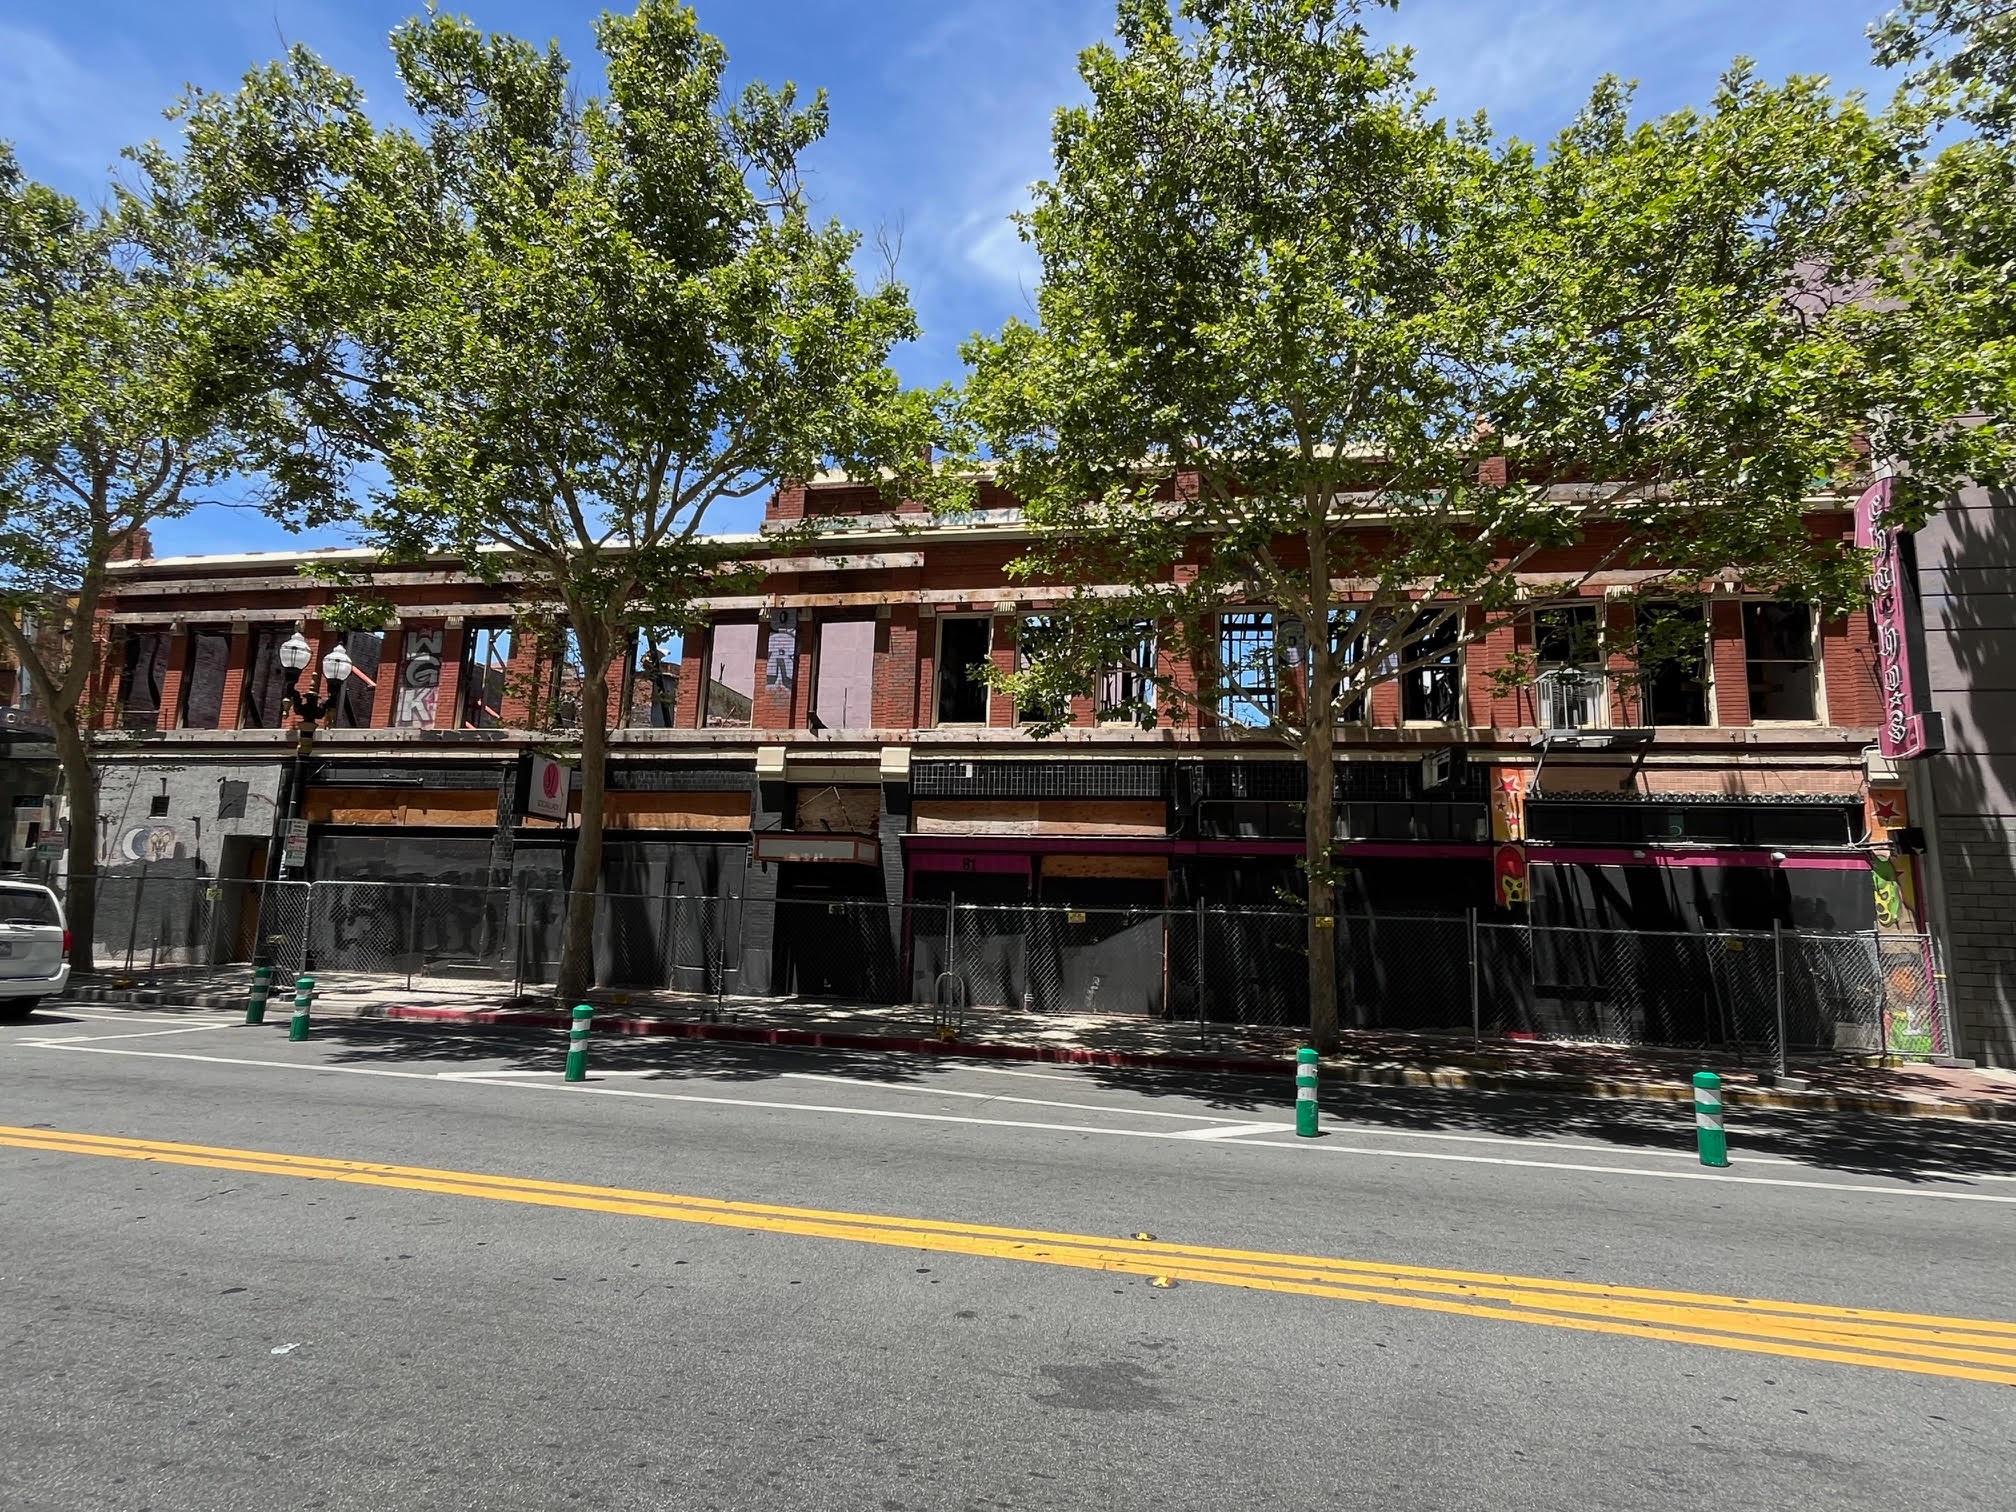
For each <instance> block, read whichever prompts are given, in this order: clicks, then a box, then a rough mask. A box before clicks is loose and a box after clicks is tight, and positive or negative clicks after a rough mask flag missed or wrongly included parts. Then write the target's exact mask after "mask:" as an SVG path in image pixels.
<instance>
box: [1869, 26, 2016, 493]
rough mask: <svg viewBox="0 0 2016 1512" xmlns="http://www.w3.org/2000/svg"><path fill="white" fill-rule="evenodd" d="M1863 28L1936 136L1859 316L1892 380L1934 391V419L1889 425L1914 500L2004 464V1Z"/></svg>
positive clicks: (1906, 101)
mask: <svg viewBox="0 0 2016 1512" xmlns="http://www.w3.org/2000/svg"><path fill="white" fill-rule="evenodd" d="M1871 37H1872V40H1873V41H1874V42H1875V44H1876V57H1877V61H1878V62H1879V63H1883V64H1885V65H1888V66H1892V67H1908V68H1910V69H1911V70H1912V72H1911V73H1910V74H1909V75H1908V77H1907V78H1906V80H1905V83H1904V87H1903V89H1902V90H1901V91H1900V93H1899V97H1898V101H1897V104H1896V106H1895V107H1894V109H1893V114H1894V115H1895V116H1896V118H1897V120H1898V121H1899V122H1900V125H1901V126H1902V127H1903V128H1904V129H1907V130H1910V131H1912V132H1915V133H1916V135H1917V138H1918V144H1919V145H1920V146H1921V147H1924V146H1925V145H1926V144H1927V143H1931V142H1935V141H1937V142H1943V143H1944V145H1943V146H1942V147H1940V148H1939V150H1938V151H1937V152H1936V154H1934V155H1932V156H1931V158H1930V161H1929V162H1928V163H1926V165H1925V166H1924V168H1923V170H1922V171H1921V172H1920V173H1919V174H1918V176H1917V177H1916V178H1915V180H1914V181H1913V183H1912V186H1911V193H1910V196H1909V201H1908V210H1907V216H1906V221H1905V231H1904V234H1903V235H1902V236H1901V237H1899V238H1898V240H1897V242H1896V243H1895V245H1894V246H1893V247H1892V248H1891V249H1890V252H1891V255H1890V256H1889V257H1888V258H1887V259H1886V261H1885V266H1884V268H1883V270H1882V275H1881V285H1880V287H1881V293H1882V295H1883V299H1882V300H1881V301H1880V302H1879V303H1877V304H1876V305H1875V306H1874V307H1873V308H1872V309H1871V310H1870V312H1869V315H1868V324H1869V327H1870V332H1871V336H1872V339H1874V340H1878V341H1881V342H1882V344H1883V350H1884V361H1885V363H1886V366H1887V368H1888V370H1889V372H1890V373H1891V374H1892V375H1895V376H1894V378H1893V382H1895V383H1899V384H1902V385H1904V386H1906V387H1919V386H1922V387H1926V388H1934V389H1936V390H1937V391H1939V392H1940V393H1941V395H1942V396H1943V401H1944V410H1943V413H1941V414H1939V415H1938V416H1937V417H1936V418H1933V419H1930V420H1929V421H1928V422H1927V423H1924V424H1921V425H1920V426H1918V427H1916V428H1912V427H1909V426H1905V425H1897V426H1893V430H1895V431H1897V432H1898V433H1899V434H1898V435H1897V436H1896V438H1895V441H1894V449H1895V451H1896V452H1897V453H1898V454H1899V455H1900V456H1902V457H1904V458H1906V459H1907V460H1909V462H1910V463H1911V469H1912V474H1913V482H1914V484H1915V485H1916V488H1915V493H1914V502H1916V503H1917V505H1918V507H1919V509H1920V511H1921V512H1922V510H1923V508H1924V507H1926V505H1927V504H1928V503H1929V502H1931V501H1932V500H1935V499H1936V498H1937V497H1938V495H1939V494H1940V493H1942V492H1944V491H1945V490H1947V489H1950V488H1951V487H1952V486H1954V485H1955V484H1957V483H1959V482H1961V481H1965V480H1968V479H1981V480H1996V479H2006V478H2007V477H2008V475H2009V471H2010V469H2011V466H2012V464H2016V433H2012V429H2011V418H2012V416H2016V287H2012V284H2016V4H2011V3H2009V0H1907V3H1906V4H1904V5H1901V6H1899V7H1898V9H1897V10H1895V11H1893V12H1892V13H1891V14H1890V15H1889V16H1887V17H1886V18H1884V20H1883V21H1882V22H1880V23H1879V24H1878V25H1877V26H1875V27H1873V28H1871ZM1953 416H1962V417H1966V419H1965V423H1963V424H1959V425H1955V424H1951V423H1948V422H1949V420H1950V417H1953Z"/></svg>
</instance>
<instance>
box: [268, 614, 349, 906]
mask: <svg viewBox="0 0 2016 1512" xmlns="http://www.w3.org/2000/svg"><path fill="white" fill-rule="evenodd" d="M279 655H280V665H281V667H282V668H283V669H284V670H285V671H286V673H287V682H286V686H285V687H284V688H282V690H281V698H282V700H283V701H284V702H285V704H286V706H287V707H288V708H290V709H292V710H293V711H294V713H295V714H296V715H298V716H299V718H300V720H301V728H300V738H299V739H298V740H297V741H296V742H295V745H294V771H293V773H292V776H291V780H290V781H289V783H288V787H289V789H290V791H289V793H288V798H287V810H286V813H287V821H288V822H287V830H285V831H283V832H282V834H281V848H280V864H279V867H278V869H277V871H276V873H275V875H277V876H280V877H283V878H284V877H285V876H286V875H287V873H288V871H289V870H290V866H289V864H288V860H287V848H286V841H287V836H288V833H289V832H291V831H292V829H293V821H294V820H296V819H298V818H299V817H300V815H301V809H302V805H303V803H304V802H305V801H306V798H307V795H308V753H309V751H310V750H311V749H312V748H313V746H314V744H315V726H316V725H317V724H318V723H319V722H320V721H322V720H324V719H327V718H328V717H329V716H330V715H331V714H333V713H335V712H336V704H337V701H338V700H339V699H340V698H342V696H343V684H344V683H345V682H347V681H348V680H349V678H350V673H351V671H352V670H353V668H354V663H352V662H351V660H350V653H349V652H348V651H347V650H345V649H344V647H343V643H342V642H341V641H338V642H337V643H336V645H335V646H334V647H333V648H332V649H331V650H330V652H329V654H328V655H327V656H325V657H323V658H322V676H323V678H324V680H325V681H327V683H328V684H329V691H328V692H327V693H326V694H317V693H314V692H308V693H303V692H302V691H301V690H300V688H299V687H298V686H297V684H299V683H300V681H301V674H302V673H303V672H305V671H307V670H308V664H309V663H310V662H312V661H314V660H315V648H314V647H313V646H311V645H309V644H308V637H307V636H305V635H303V634H302V633H301V632H300V631H299V630H296V631H295V632H294V633H293V634H292V635H290V636H288V637H287V639H286V640H285V641H283V642H281V645H280V653H279Z"/></svg>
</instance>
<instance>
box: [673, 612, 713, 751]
mask: <svg viewBox="0 0 2016 1512" xmlns="http://www.w3.org/2000/svg"><path fill="white" fill-rule="evenodd" d="M679 656H680V661H679V694H678V697H677V699H676V700H675V701H674V703H673V705H672V723H673V724H674V725H675V726H676V727H678V728H679V729H682V730H697V729H699V728H700V695H701V690H702V688H704V687H705V686H706V683H707V627H706V626H704V625H703V626H701V627H700V628H699V629H697V630H689V631H687V632H686V639H685V641H684V642H683V643H682V644H681V646H680V648H679Z"/></svg>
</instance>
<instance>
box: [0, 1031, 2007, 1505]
mask: <svg viewBox="0 0 2016 1512" xmlns="http://www.w3.org/2000/svg"><path fill="white" fill-rule="evenodd" d="M560 1067H561V1045H560V1042H559V1037H558V1036H544V1037H541V1038H538V1039H529V1038H528V1039H521V1040H509V1039H498V1038H470V1037H463V1036H460V1035H457V1034H454V1033H452V1032H451V1033H444V1032H442V1031H439V1030H435V1029H426V1030H422V1031H419V1032H413V1031H401V1030H393V1029H388V1028H372V1027H367V1026H358V1025H328V1026H318V1028H317V1032H316V1036H315V1038H313V1039H312V1040H310V1041H309V1042H307V1043H304V1044H290V1043H288V1042H287V1040H286V1037H285V1020H284V1017H280V1018H277V1019H276V1022H275V1023H273V1024H269V1025H267V1026H264V1027H261V1028H256V1029H253V1028H246V1027H244V1026H242V1025H238V1024H236V1023H234V1022H233V1020H232V1018H231V1017H229V1016H220V1015H210V1014H200V1013H186V1014H185V1013H167V1012H159V1013H138V1012H120V1011H117V1010H97V1009H78V1010H74V1011H71V1012H67V1013H54V1012H45V1013H42V1014H38V1015H37V1016H36V1017H35V1018H34V1019H32V1020H31V1021H30V1022H29V1023H27V1024H25V1025H20V1026H9V1027H6V1028H0V1089H4V1091H0V1423H4V1434H0V1445H4V1449H0V1507H4V1508H6V1509H8V1512H45V1509H58V1508H62V1509H86V1508H88V1509H92V1512H100V1509H105V1512H114V1509H117V1512H124V1509H143V1508H144V1509H152V1512H178V1509H192V1512H216V1509H224V1508H230V1509H239V1508H245V1509H258V1508H269V1507H270V1508H288V1509H294V1508H360V1509H365V1508H368V1509H374V1512H376V1509H398V1508H409V1507H410V1508H427V1509H430V1512H432V1509H448V1508H465V1507H466V1508H482V1509H486V1512H487V1509H505V1508H511V1509H516V1508H526V1509H539V1512H546V1509H555V1508H572V1507H595V1508H654V1509H655V1508H681V1509H684V1508H717V1507H718V1508H735V1509H744V1508H748V1507H752V1506H756V1507H762V1508H765V1509H780V1508H819V1509H826V1508H837V1509H851V1508H864V1509H877V1512H884V1509H886V1512H897V1509H908V1512H939V1509H968V1508H972V1509H994V1508H1074V1509H1075V1508H1101V1509H1132V1508H1156V1509H1189V1508H1196V1509H1220V1508H1224V1509H1245V1508H1261V1507H1266V1508H1296V1509H1302V1508H1361V1507H1362V1508H1379V1509H1401V1508H1405V1509H1423V1512H1446V1509H1459V1508H1489V1509H1511V1508H1546V1509H1550V1512H1552V1509H1560V1508H1581V1507H1592V1508H1597V1507H1600V1508H1632V1509H1636V1508H1649V1507H1668V1506H1670V1507H1675V1508H1687V1509H1690V1512H1692V1509H1696V1508H1699V1507H1701V1506H1704V1505H1712V1506H1715V1507H1718V1508H1725V1509H1728V1508H1770V1509H1778V1508H1793V1507H1796V1508H1802V1509H1803V1508H1821V1507H1866V1508H1880V1509H1884V1512H1898V1509H1906V1508H1943V1507H1956V1508H1958V1507H1968V1508H1986V1507H2000V1506H2006V1505H2009V1503H2010V1498H2011V1495H2012V1492H2011V1490H2010V1488H2011V1486H2012V1485H2016V1129H2001V1128H1996V1127H1992V1126H1978V1127H1977V1126H1974V1125H1966V1124H1959V1123H1948V1122H1943V1121H1931V1120H1915V1121H1898V1122H1884V1121H1872V1120H1864V1119H1810V1118H1808V1119H1794V1118H1790V1117H1784V1116H1780V1117H1777V1118H1775V1119H1772V1120H1769V1121H1765V1120H1762V1119H1761V1118H1753V1119H1750V1120H1743V1119H1736V1118H1732V1126H1731V1143H1732V1148H1733V1152H1734V1154H1735V1158H1736V1163H1735V1164H1734V1165H1733V1166H1732V1167H1731V1168H1730V1169H1729V1170H1728V1171H1727V1172H1720V1173H1710V1172H1705V1171H1703V1169H1702V1168H1701V1167H1700V1166H1699V1165H1698V1164H1697V1163H1695V1162H1694V1161H1693V1160H1692V1159H1691V1157H1690V1154H1689V1150H1690V1145H1691V1128H1690V1126H1689V1124H1688V1122H1687V1121H1686V1120H1687V1116H1688V1115H1687V1113H1686V1110H1684V1109H1679V1110H1675V1109H1666V1108H1654V1107H1646V1106H1638V1105H1628V1104H1620V1103H1602V1102H1594V1101H1585V1100H1577V1099H1560V1100H1553V1101H1548V1100H1544V1099H1541V1100H1533V1099H1528V1100H1520V1101H1514V1100H1511V1099H1505V1098H1492V1097H1479V1096H1475V1095H1469V1094H1447V1093H1434V1092H1413V1091H1391V1092H1386V1091H1379V1092H1374V1091H1369V1090H1366V1089H1358V1088H1340V1089H1336V1090H1334V1091H1332V1092H1330V1093H1326V1095H1325V1099H1324V1101H1325V1111H1326V1130H1325V1136H1324V1137H1323V1138H1321V1139H1319V1140H1314V1141H1306V1140H1297V1139H1296V1138H1294V1136H1293V1135H1292V1133H1291V1132H1290V1129H1291V1114H1292V1108H1291V1098H1292V1087H1291V1086H1290V1085H1289V1084H1288V1079H1287V1077H1286V1076H1284V1077H1283V1078H1281V1084H1280V1085H1268V1084H1262V1083H1257V1082H1244V1081H1239V1080H1236V1079H1229V1078H1220V1077H1209V1078H1205V1077H1199V1078H1191V1079H1186V1078H1183V1077H1180V1076H1171V1075H1166V1074H1157V1075H1150V1074H1144V1073H1131V1072H1096V1071H1075V1070H1066V1069H1061V1068H1045V1067H1019V1068H1016V1067H1006V1066H982V1065H972V1064H937V1063H929V1062H920V1061H917V1060H915V1059H909V1058H903V1057H887V1058H885V1057H879V1056H867V1055H849V1054H844V1053H835V1054H825V1053H786V1052H778V1051H756V1050H747V1049H743V1048H740V1047H730V1046H722V1045H711V1044H704V1043H693V1044H662V1043H661V1044H652V1043H650V1042H638V1041H630V1042H608V1043H605V1044H600V1045H598V1046H597V1050H596V1056H595V1069H594V1073H593V1075H592V1078H591V1080H589V1081H587V1082H585V1083H581V1084H576V1085H568V1084H566V1083H564V1082H563V1081H562V1080H561V1078H560V1075H559V1071H560ZM177 1147H182V1148H177ZM186 1147H200V1148H193V1149H192V1148H186ZM1139 1234H1147V1235H1152V1236H1153V1238H1152V1239H1139V1238H1135V1237H1134V1236H1136V1235H1139ZM1289 1257H1301V1258H1289ZM1449 1272H1459V1273H1462V1274H1461V1275H1458V1276H1453V1277H1452V1276H1451V1275H1449V1274H1448V1273H1449ZM1493 1277H1495V1278H1499V1279H1496V1280H1492V1279H1489V1278H1493ZM1505 1278H1510V1279H1505ZM1171 1282H1173V1284H1167V1283H1171ZM1621 1288H1638V1289H1643V1290H1644V1291H1647V1292H1650V1293H1653V1295H1641V1294H1640V1293H1636V1292H1630V1291H1624V1290H1620V1289H1621ZM1759 1299H1775V1301H1776V1302H1780V1303H1783V1304H1787V1305H1784V1306H1777V1305H1767V1304H1765V1303H1763V1302H1761V1301H1760V1300H1759ZM1789 1304H1803V1305H1804V1306H1803V1307H1793V1306H1790V1305H1789ZM1870 1310H1882V1311H1883V1312H1884V1313H1887V1314H1897V1315H1899V1316H1897V1317H1896V1318H1893V1319H1886V1318H1880V1317H1871V1316H1870V1315H1869V1311H1870ZM1942 1320H1945V1321H1942ZM1952 1320H1962V1321H1952Z"/></svg>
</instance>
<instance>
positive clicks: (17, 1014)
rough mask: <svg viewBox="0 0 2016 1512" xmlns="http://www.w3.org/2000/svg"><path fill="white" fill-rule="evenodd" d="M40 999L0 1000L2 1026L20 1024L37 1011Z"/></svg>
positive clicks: (0, 1022) (0, 1021)
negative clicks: (36, 1007)
mask: <svg viewBox="0 0 2016 1512" xmlns="http://www.w3.org/2000/svg"><path fill="white" fill-rule="evenodd" d="M41 1001H42V999H40V998H0V1024H18V1023H20V1022H22V1021H23V1020H24V1019H26V1018H27V1017H28V1015H29V1014H31V1013H33V1012H34V1011H35V1006H36V1004H38V1003H40V1002H41Z"/></svg>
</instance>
